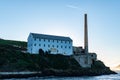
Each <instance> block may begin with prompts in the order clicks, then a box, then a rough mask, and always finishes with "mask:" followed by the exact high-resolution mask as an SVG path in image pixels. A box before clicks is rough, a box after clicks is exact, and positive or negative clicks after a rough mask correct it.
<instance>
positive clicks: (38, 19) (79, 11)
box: [0, 0, 120, 66]
mask: <svg viewBox="0 0 120 80" xmlns="http://www.w3.org/2000/svg"><path fill="white" fill-rule="evenodd" d="M85 13H87V15H88V29H89V51H90V52H96V53H97V55H98V59H100V60H102V61H104V62H105V64H106V65H107V66H116V65H118V64H120V36H119V35H120V0H0V38H4V39H10V40H21V41H27V37H28V35H29V33H30V32H34V33H42V34H51V35H60V36H69V37H71V38H72V39H73V45H74V46H83V39H84V37H83V33H84V32H83V30H84V14H85Z"/></svg>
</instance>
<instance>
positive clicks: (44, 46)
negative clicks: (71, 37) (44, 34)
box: [34, 44, 71, 49]
mask: <svg viewBox="0 0 120 80" xmlns="http://www.w3.org/2000/svg"><path fill="white" fill-rule="evenodd" d="M34 46H37V44H34ZM39 46H41V44H39ZM43 46H44V47H46V46H48V47H53V48H54V47H55V45H45V44H44V45H43ZM56 47H57V48H60V47H61V48H69V49H70V48H71V47H70V46H69V47H68V46H59V45H57V46H56Z"/></svg>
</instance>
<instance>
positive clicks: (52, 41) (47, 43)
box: [27, 33, 73, 55]
mask: <svg viewBox="0 0 120 80" xmlns="http://www.w3.org/2000/svg"><path fill="white" fill-rule="evenodd" d="M40 49H42V50H43V51H44V52H45V51H49V52H50V53H51V54H64V55H71V54H72V53H73V49H72V39H71V38H69V37H62V36H53V35H45V34H37V33H30V34H29V36H28V43H27V51H28V52H29V53H32V54H38V53H39V50H40Z"/></svg>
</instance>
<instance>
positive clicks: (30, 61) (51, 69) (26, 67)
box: [0, 40, 114, 76]
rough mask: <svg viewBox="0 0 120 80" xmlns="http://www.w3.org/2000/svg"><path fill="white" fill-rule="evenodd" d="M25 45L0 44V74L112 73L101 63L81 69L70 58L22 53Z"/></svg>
mask: <svg viewBox="0 0 120 80" xmlns="http://www.w3.org/2000/svg"><path fill="white" fill-rule="evenodd" d="M18 43H20V44H19V45H18ZM26 44H27V43H26V42H19V41H15V42H14V41H12V42H11V41H4V40H2V42H0V72H9V71H10V72H13V71H41V72H42V75H46V76H47V75H48V76H49V75H55V76H83V75H89V76H92V75H102V74H113V73H114V72H113V71H111V70H110V69H109V68H108V67H106V66H105V65H104V64H103V62H101V61H95V62H94V64H93V65H92V67H91V68H82V67H81V66H80V65H79V64H78V62H77V61H76V60H75V59H74V58H73V57H72V56H64V55H60V54H57V55H53V54H49V53H44V54H29V53H23V51H25V50H26V47H25V45H26Z"/></svg>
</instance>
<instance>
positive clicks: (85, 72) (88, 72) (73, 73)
mask: <svg viewBox="0 0 120 80" xmlns="http://www.w3.org/2000/svg"><path fill="white" fill-rule="evenodd" d="M109 74H117V73H116V72H114V71H110V70H108V69H103V70H92V69H82V70H55V69H49V70H43V71H39V72H0V79H10V78H29V77H46V76H56V77H78V76H98V75H109Z"/></svg>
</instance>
